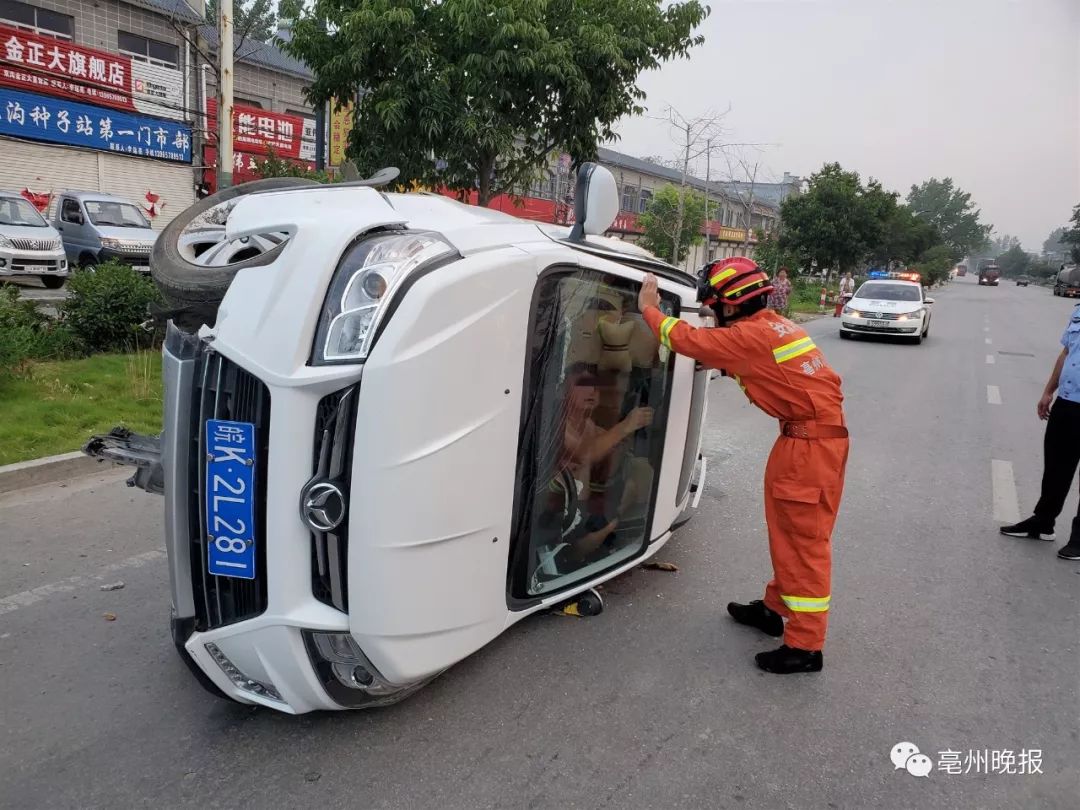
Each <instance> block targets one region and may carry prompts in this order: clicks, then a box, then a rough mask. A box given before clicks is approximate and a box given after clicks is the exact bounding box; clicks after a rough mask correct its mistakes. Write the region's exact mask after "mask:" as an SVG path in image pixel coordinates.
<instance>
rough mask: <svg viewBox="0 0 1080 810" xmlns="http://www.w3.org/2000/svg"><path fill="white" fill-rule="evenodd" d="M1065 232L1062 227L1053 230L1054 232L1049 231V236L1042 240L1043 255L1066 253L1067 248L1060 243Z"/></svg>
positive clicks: (1064, 244) (1063, 243)
mask: <svg viewBox="0 0 1080 810" xmlns="http://www.w3.org/2000/svg"><path fill="white" fill-rule="evenodd" d="M1065 231H1066V229H1065V228H1064V227H1062V228H1054V230H1052V231H1050V235H1049V236H1048V237H1046V239H1045V240H1043V245H1042V249H1043V253H1068V252H1069V246H1068V245H1067V244H1066V243H1065V242H1062V241H1061V238H1062V237H1063V236H1064V235H1065Z"/></svg>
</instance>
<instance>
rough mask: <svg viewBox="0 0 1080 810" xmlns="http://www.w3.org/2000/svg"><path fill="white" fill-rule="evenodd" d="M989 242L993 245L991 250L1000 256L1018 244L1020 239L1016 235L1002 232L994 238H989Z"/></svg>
mask: <svg viewBox="0 0 1080 810" xmlns="http://www.w3.org/2000/svg"><path fill="white" fill-rule="evenodd" d="M990 244H991V245H993V252H994V253H995V254H996V255H998V256H1000V255H1001V254H1002V253H1005V252H1006V251H1008V250H1012V249H1013V248H1014V247H1016V246H1017V245H1019V244H1020V239H1019V238H1018V237H1016V236H1009V234H1007V233H1006V234H1002V235H1001V236H999V237H997V238H996V239H991V240H990Z"/></svg>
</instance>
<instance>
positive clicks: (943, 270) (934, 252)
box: [914, 245, 955, 285]
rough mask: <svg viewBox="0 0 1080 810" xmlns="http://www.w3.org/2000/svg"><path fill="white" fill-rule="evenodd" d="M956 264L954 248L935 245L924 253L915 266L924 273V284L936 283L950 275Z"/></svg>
mask: <svg viewBox="0 0 1080 810" xmlns="http://www.w3.org/2000/svg"><path fill="white" fill-rule="evenodd" d="M954 264H955V260H954V258H953V252H952V248H950V247H949V246H948V245H934V246H933V247H931V248H929V249H928V250H927V251H926V252H925V253H923V255H922V256H921V257H920V258H919V260H918V262H917V263H916V264H915V265H914V267H915V269H916V270H918V271H919V273H920V274H921V275H922V281H923V284H927V285H934V284H938V283H940V282H942V281H944V280H945V279H946V278H948V277H949V272H950V271H951V270H952V268H953V265H954Z"/></svg>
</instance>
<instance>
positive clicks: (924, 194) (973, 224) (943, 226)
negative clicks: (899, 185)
mask: <svg viewBox="0 0 1080 810" xmlns="http://www.w3.org/2000/svg"><path fill="white" fill-rule="evenodd" d="M907 201H908V205H909V206H911V210H912V212H913V213H914V214H915V216H917V217H919V218H920V219H923V220H925V221H926V222H929V223H930V224H931V225H933V226H934V227H935V228H936V229H937V231H938V233H940V234H941V238H942V240H943V241H944V243H945V244H946V245H948V246H949V247H950V248H951V249H952V252H953V258H954V259H960V258H962V257H964V256H966V255H969V254H971V253H972V252H974V251H976V250H978V249H979V248H981V247H982V246H983V244H984V243H985V242H986V239H987V237H988V236H989V235H990V230H991V228H990V226H989V225H983V224H982V223H981V222H979V210H978V209H977V208H976V207H975V204H974V203H973V202H972V201H971V195H970V194H968V193H967V192H965V191H963V190H962V189H960V188H957V187H956V186H955V184H954V183H953V181H952V178H950V177H946V178H945V179H944V180H938V179H937V178H931V179H929V180H927V181H926V182H925V183H923V184H922V185H919V186H912V187H911V191H910V192H909V193H908V197H907Z"/></svg>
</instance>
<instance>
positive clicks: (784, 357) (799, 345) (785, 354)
mask: <svg viewBox="0 0 1080 810" xmlns="http://www.w3.org/2000/svg"><path fill="white" fill-rule="evenodd" d="M816 348H817V346H815V345H814V341H812V340H811V339H810V338H809V336H807V337H804V338H799V339H798V340H794V341H792V342H791V343H785V344H784V345H783V346H778V347H777V348H775V349H773V350H772V353H773V357H774V358H776V362H777V363H784V362H786V361H788V360H794V359H795V358H796V357H800V356H801V355H804V354H806V353H807V352H812V351H813V350H814V349H816Z"/></svg>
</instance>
